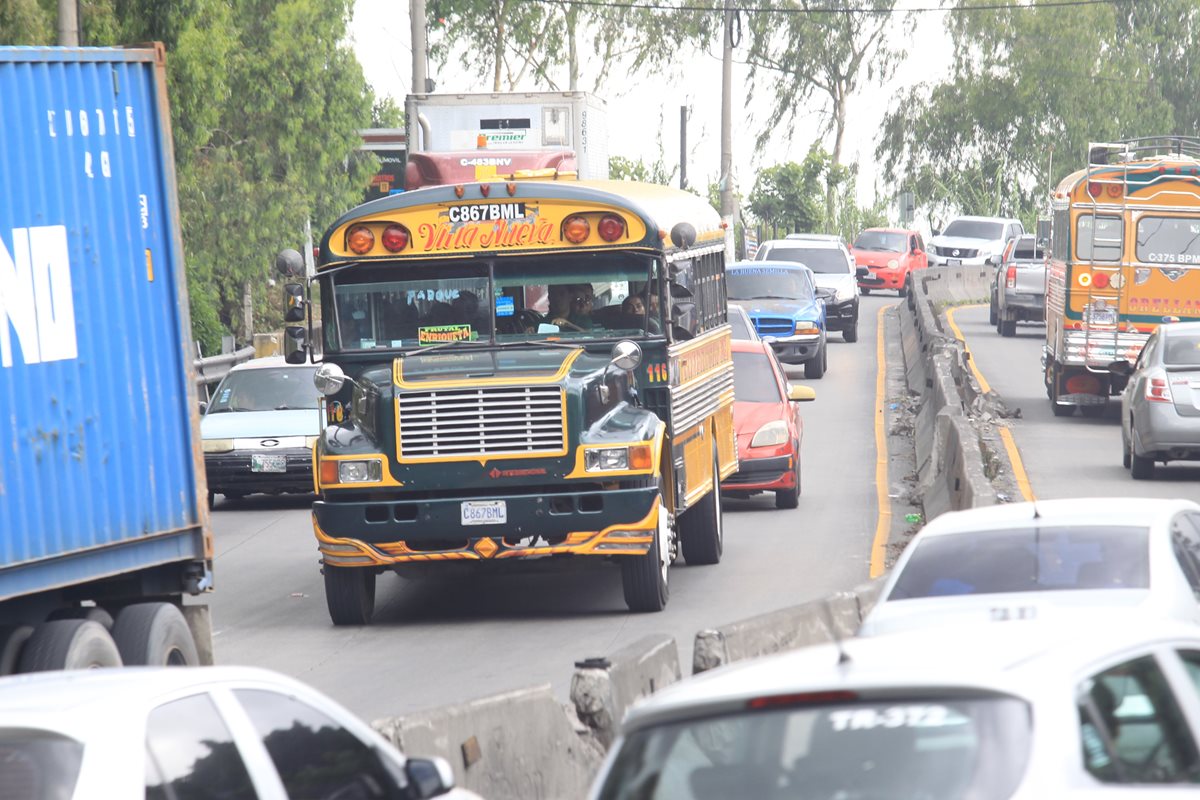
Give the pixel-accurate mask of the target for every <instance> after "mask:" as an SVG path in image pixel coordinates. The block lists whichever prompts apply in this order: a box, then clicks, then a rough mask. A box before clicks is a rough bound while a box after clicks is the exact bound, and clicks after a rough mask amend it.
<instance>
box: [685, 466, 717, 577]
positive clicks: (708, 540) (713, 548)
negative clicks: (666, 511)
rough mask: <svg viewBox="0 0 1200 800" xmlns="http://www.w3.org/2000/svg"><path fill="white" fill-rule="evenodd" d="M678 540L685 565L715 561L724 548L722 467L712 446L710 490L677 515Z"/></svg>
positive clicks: (712, 562)
mask: <svg viewBox="0 0 1200 800" xmlns="http://www.w3.org/2000/svg"><path fill="white" fill-rule="evenodd" d="M679 542H680V545H681V546H682V548H683V557H684V560H686V561H687V563H688V566H696V565H698V564H717V563H720V561H721V554H722V553H723V552H724V550H725V524H724V519H723V518H722V514H721V467H720V464H718V463H717V450H716V447H714V448H713V474H712V491H710V492H709V493H708V494H706V495H705V496H704V498H703V499H702V500H701V501H700V502H699V504H697V505H695V506H693V507H692V508H689V509H688V510H687V511H685V512H683V514H681V515H680V516H679Z"/></svg>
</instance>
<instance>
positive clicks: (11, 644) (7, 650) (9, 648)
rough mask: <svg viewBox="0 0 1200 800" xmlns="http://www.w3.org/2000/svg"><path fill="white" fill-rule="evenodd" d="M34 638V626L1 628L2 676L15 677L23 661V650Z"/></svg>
mask: <svg viewBox="0 0 1200 800" xmlns="http://www.w3.org/2000/svg"><path fill="white" fill-rule="evenodd" d="M30 636H33V626H32V625H5V626H3V627H0V676H3V675H13V674H15V673H16V671H17V665H18V664H19V663H20V661H21V650H22V649H23V648H24V647H25V643H26V642H28V641H29V637H30Z"/></svg>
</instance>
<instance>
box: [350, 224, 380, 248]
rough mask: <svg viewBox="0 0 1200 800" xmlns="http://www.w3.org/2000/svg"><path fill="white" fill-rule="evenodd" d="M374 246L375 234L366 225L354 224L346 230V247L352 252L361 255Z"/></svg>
mask: <svg viewBox="0 0 1200 800" xmlns="http://www.w3.org/2000/svg"><path fill="white" fill-rule="evenodd" d="M374 246H375V234H374V233H372V232H371V229H370V228H368V227H367V226H366V225H355V226H354V227H353V228H351V229H350V230H348V231H346V247H348V248H349V249H350V250H351V251H352V252H354V253H356V254H358V255H360V256H363V255H366V254H367V253H369V252H371V248H372V247H374Z"/></svg>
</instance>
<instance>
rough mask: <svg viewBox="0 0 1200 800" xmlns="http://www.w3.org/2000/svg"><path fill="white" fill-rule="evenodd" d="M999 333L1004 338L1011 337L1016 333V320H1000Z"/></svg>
mask: <svg viewBox="0 0 1200 800" xmlns="http://www.w3.org/2000/svg"><path fill="white" fill-rule="evenodd" d="M1000 335H1001V336H1003V337H1005V338H1006V339H1011V338H1012V337H1014V336H1016V335H1017V321H1016V320H1015V319H1002V320H1000Z"/></svg>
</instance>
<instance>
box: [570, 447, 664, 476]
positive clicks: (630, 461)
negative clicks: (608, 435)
mask: <svg viewBox="0 0 1200 800" xmlns="http://www.w3.org/2000/svg"><path fill="white" fill-rule="evenodd" d="M583 469H584V472H618V471H624V470H630V469H650V445H648V444H636V445H628V446H626V447H594V448H591V449H589V450H585V451H584V453H583Z"/></svg>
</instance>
